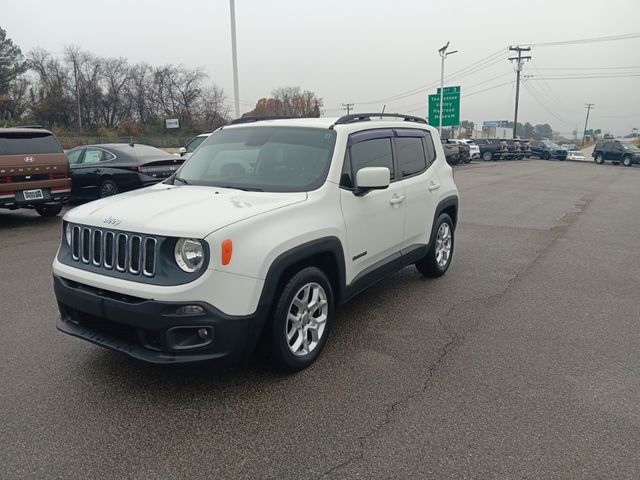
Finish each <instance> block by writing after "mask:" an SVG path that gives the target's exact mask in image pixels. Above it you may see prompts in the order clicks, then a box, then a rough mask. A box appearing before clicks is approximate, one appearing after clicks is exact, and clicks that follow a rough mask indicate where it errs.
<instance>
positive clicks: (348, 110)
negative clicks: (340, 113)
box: [342, 103, 353, 115]
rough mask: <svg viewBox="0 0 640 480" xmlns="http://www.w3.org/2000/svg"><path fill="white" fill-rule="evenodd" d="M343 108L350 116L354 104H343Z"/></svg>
mask: <svg viewBox="0 0 640 480" xmlns="http://www.w3.org/2000/svg"><path fill="white" fill-rule="evenodd" d="M342 106H343V107H344V108H343V110H346V111H347V115H349V114H350V113H351V109H352V108H353V103H343V104H342Z"/></svg>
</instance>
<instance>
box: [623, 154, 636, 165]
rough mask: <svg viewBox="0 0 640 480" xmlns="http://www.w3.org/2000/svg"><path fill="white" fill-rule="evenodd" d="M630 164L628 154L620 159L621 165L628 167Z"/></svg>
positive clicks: (631, 162)
mask: <svg viewBox="0 0 640 480" xmlns="http://www.w3.org/2000/svg"><path fill="white" fill-rule="evenodd" d="M632 164H633V161H632V160H631V157H630V156H629V155H627V156H626V157H624V158H623V159H622V165H624V166H625V167H630V166H631V165H632Z"/></svg>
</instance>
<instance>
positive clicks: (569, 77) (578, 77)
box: [531, 72, 640, 80]
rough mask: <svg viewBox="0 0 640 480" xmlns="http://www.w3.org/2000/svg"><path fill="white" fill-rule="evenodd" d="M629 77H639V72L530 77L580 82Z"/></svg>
mask: <svg viewBox="0 0 640 480" xmlns="http://www.w3.org/2000/svg"><path fill="white" fill-rule="evenodd" d="M630 77H640V72H633V73H625V74H620V75H604V74H603V75H558V76H553V75H546V76H539V77H535V76H532V77H531V78H533V79H534V80H535V79H537V80H581V79H589V78H630Z"/></svg>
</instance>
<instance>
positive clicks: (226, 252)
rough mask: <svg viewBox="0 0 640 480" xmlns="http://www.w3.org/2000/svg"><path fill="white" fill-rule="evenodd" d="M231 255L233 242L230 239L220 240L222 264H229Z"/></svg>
mask: <svg viewBox="0 0 640 480" xmlns="http://www.w3.org/2000/svg"><path fill="white" fill-rule="evenodd" d="M231 255H233V242H232V241H231V240H225V241H224V242H222V265H229V264H230V263H231Z"/></svg>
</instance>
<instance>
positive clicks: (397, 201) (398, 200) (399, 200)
mask: <svg viewBox="0 0 640 480" xmlns="http://www.w3.org/2000/svg"><path fill="white" fill-rule="evenodd" d="M404 198H405V197H404V195H402V196H398V195H396V194H394V195H393V197H391V200H389V204H391V205H399V204H401V203H402V202H404Z"/></svg>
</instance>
